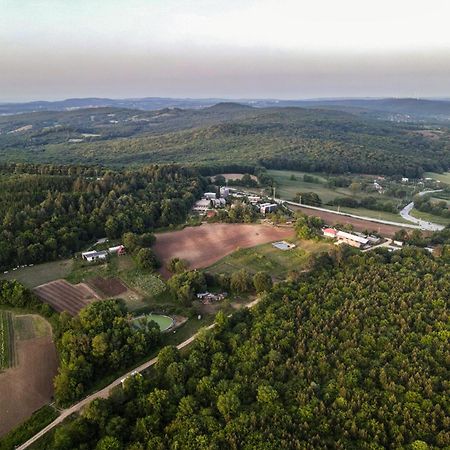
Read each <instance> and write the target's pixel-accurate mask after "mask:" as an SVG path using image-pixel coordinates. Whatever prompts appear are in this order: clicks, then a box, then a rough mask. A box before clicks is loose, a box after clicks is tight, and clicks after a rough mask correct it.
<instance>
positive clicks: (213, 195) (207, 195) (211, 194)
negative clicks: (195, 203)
mask: <svg viewBox="0 0 450 450" xmlns="http://www.w3.org/2000/svg"><path fill="white" fill-rule="evenodd" d="M203 197H204V198H207V199H208V200H212V199H213V198H216V193H215V192H205V193H204V194H203Z"/></svg>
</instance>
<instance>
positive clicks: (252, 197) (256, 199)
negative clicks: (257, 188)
mask: <svg viewBox="0 0 450 450" xmlns="http://www.w3.org/2000/svg"><path fill="white" fill-rule="evenodd" d="M247 199H248V201H249V202H250V203H251V204H252V205H255V204H256V203H258V202H259V201H261V197H260V196H259V195H249V196H248V197H247Z"/></svg>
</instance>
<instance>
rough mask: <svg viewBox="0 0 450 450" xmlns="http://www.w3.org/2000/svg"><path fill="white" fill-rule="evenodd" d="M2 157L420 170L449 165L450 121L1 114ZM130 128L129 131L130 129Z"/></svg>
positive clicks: (247, 112) (107, 112) (235, 111)
mask: <svg viewBox="0 0 450 450" xmlns="http://www.w3.org/2000/svg"><path fill="white" fill-rule="evenodd" d="M0 132H1V133H0V161H11V162H17V161H28V162H29V161H34V162H46V163H71V164H79V163H81V162H82V163H85V164H105V165H110V166H128V165H137V164H142V163H174V162H176V163H184V164H187V163H189V164H197V165H202V166H208V165H217V164H220V165H227V164H233V163H240V164H251V165H260V166H263V167H266V168H272V169H292V170H302V171H309V172H316V171H319V172H320V171H321V172H330V173H345V172H355V173H371V174H375V173H376V174H385V175H392V174H402V175H405V176H407V177H417V176H421V175H422V173H423V172H424V171H434V172H439V171H443V170H447V169H448V168H449V167H450V136H449V132H448V129H447V128H445V127H441V128H440V129H438V130H433V129H432V130H426V129H425V131H424V126H423V125H422V124H412V123H411V124H406V123H400V124H399V123H392V122H386V121H381V120H375V119H370V118H365V117H361V116H358V115H355V114H350V113H348V112H342V111H331V110H322V109H304V108H294V107H292V108H251V107H249V106H244V105H238V104H232V103H224V104H218V105H214V106H211V107H209V108H203V109H197V110H182V109H166V110H161V111H151V112H146V111H138V110H129V109H119V108H96V109H86V110H76V111H67V112H39V113H28V114H21V115H16V116H7V117H3V118H0ZM124 138H127V139H124Z"/></svg>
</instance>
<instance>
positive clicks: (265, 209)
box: [259, 203, 278, 215]
mask: <svg viewBox="0 0 450 450" xmlns="http://www.w3.org/2000/svg"><path fill="white" fill-rule="evenodd" d="M277 208H278V205H277V204H276V203H263V204H262V205H260V206H259V210H260V212H261V214H264V215H266V214H269V213H271V212H274V211H276V209H277Z"/></svg>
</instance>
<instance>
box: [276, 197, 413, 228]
mask: <svg viewBox="0 0 450 450" xmlns="http://www.w3.org/2000/svg"><path fill="white" fill-rule="evenodd" d="M274 201H275V202H277V203H286V204H287V205H293V206H299V207H301V208H308V209H315V210H316V211H324V212H327V213H331V214H336V215H338V216H347V217H353V218H354V219H360V220H365V221H366V222H375V223H383V224H385V225H394V226H396V227H402V228H414V229H420V226H418V225H412V224H409V223H403V222H393V221H390V220H383V219H376V218H375V217H366V216H358V215H356V214H350V213H345V212H340V211H335V210H334V209H327V208H319V207H318V206H310V205H304V204H302V203H295V202H291V201H289V200H282V199H280V198H276V199H274Z"/></svg>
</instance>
